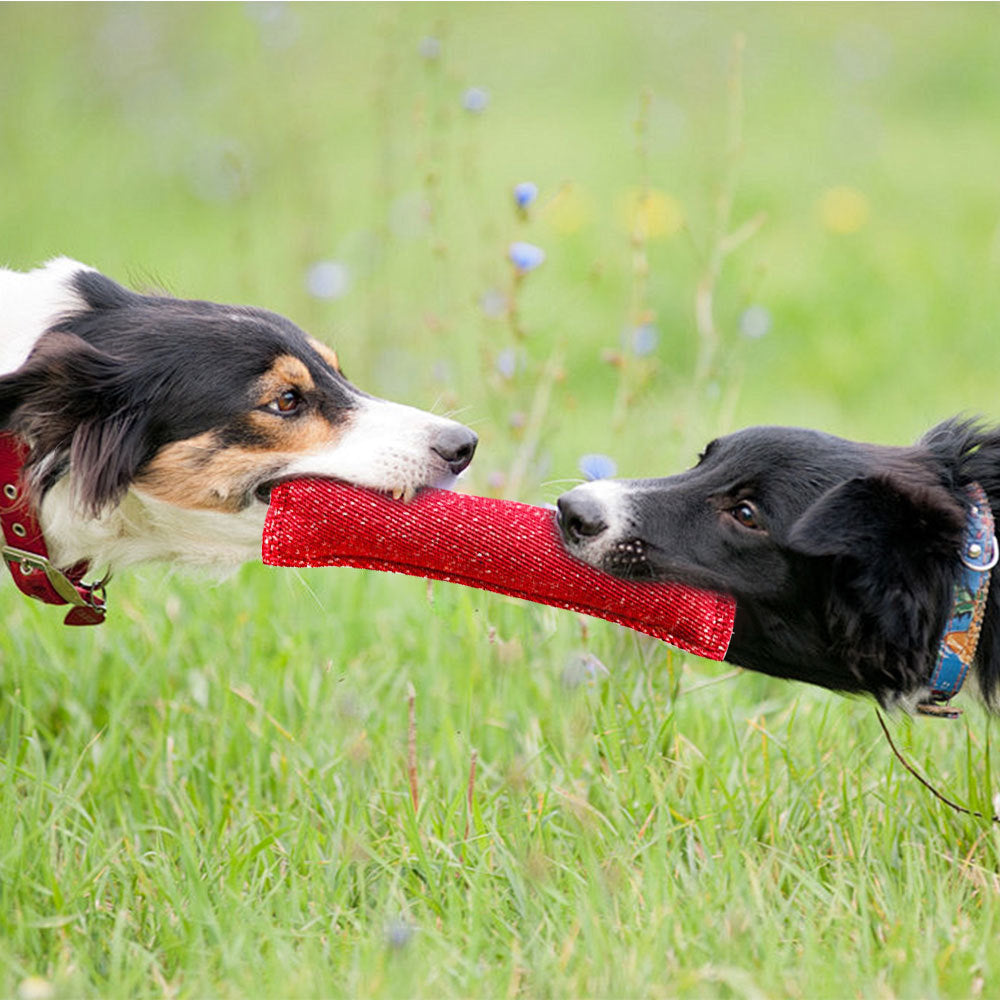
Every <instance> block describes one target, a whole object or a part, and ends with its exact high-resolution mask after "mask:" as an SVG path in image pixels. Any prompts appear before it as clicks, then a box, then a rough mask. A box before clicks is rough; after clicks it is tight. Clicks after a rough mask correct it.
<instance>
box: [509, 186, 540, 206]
mask: <svg viewBox="0 0 1000 1000" xmlns="http://www.w3.org/2000/svg"><path fill="white" fill-rule="evenodd" d="M537 197H538V185H537V184H535V183H534V182H532V181H522V182H521V183H520V184H515V185H514V201H515V202H517V207H518V208H527V207H528V206H529V205H530V204H531V203H532V202H533V201H534V200H535V199H536V198H537Z"/></svg>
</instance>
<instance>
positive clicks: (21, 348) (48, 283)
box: [0, 257, 93, 375]
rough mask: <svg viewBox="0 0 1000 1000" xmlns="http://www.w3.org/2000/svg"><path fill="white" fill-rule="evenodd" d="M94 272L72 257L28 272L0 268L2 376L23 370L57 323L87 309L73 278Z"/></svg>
mask: <svg viewBox="0 0 1000 1000" xmlns="http://www.w3.org/2000/svg"><path fill="white" fill-rule="evenodd" d="M92 270H93V268H91V267H87V266H86V264H81V263H79V262H78V261H75V260H70V259H69V258H68V257H57V258H55V260H50V261H49V262H48V263H47V264H46V265H45V266H44V267H39V268H36V269H35V270H34V271H28V272H27V273H21V272H20V271H7V270H4V269H0V375H6V374H8V373H10V372H12V371H16V370H17V369H18V368H20V367H21V365H23V364H24V362H25V361H26V360H27V357H28V355H29V354H30V353H31V349H32V348H33V347H34V346H35V344H36V343H37V342H38V338H39V337H41V335H42V334H43V333H45V331H46V330H48V329H49V327H51V326H52V325H53V324H54V323H55V322H56V320H58V319H60V318H61V317H63V316H66V315H68V314H70V313H74V312H79V311H80V310H81V309H84V308H85V307H86V303H85V302H84V301H83V299H82V298H81V297H80V295H79V294H78V293H77V292H76V291H75V290H74V289H73V287H72V284H71V279H72V278H73V275H74V274H78V273H79V272H80V271H92Z"/></svg>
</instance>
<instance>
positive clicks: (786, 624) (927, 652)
mask: <svg viewBox="0 0 1000 1000" xmlns="http://www.w3.org/2000/svg"><path fill="white" fill-rule="evenodd" d="M973 481H976V482H979V483H980V484H981V485H982V487H983V488H984V489H985V490H986V492H987V495H988V496H989V497H990V502H991V507H992V508H993V510H994V514H996V513H997V509H998V505H1000V431H998V430H995V429H983V428H981V427H980V426H978V425H977V424H976V423H974V422H971V421H962V420H957V419H956V420H951V421H948V422H946V423H943V424H941V425H940V426H938V427H936V428H935V429H934V430H932V431H931V432H930V433H929V434H927V435H926V436H925V437H924V438H923V439H922V440H921V441H920V442H919V443H918V444H917V445H915V446H913V447H905V448H891V447H881V446H876V445H869V444H858V443H855V442H851V441H846V440H843V439H841V438H836V437H832V436H830V435H826V434H821V433H818V432H815V431H807V430H796V429H790V428H768V427H756V428H750V429H748V430H744V431H741V432H739V433H736V434H733V435H730V436H728V437H725V438H720V439H719V440H717V441H715V442H713V443H712V444H711V445H709V447H708V448H707V449H706V452H705V454H704V455H703V456H702V459H701V461H700V462H699V464H698V465H697V466H695V467H694V468H693V469H690V470H688V471H687V472H683V473H681V474H680V475H676V476H671V477H668V478H665V479H652V480H635V481H626V482H625V483H624V484H623V485H624V486H625V488H626V493H625V496H624V498H623V499H622V502H623V503H624V504H625V507H626V511H625V514H626V521H627V528H626V529H625V533H624V535H623V539H624V540H625V542H626V545H625V546H619V547H607V546H605V549H604V554H603V555H602V556H601V558H599V559H595V558H591V557H588V555H587V552H588V551H590V552H594V551H596V550H595V549H594V547H593V544H594V541H595V538H596V537H597V536H599V535H600V534H601V532H602V531H603V530H604V528H603V525H602V523H600V517H601V515H600V514H599V513H597V512H595V511H593V510H589V509H585V510H583V511H582V512H581V510H580V509H576V508H579V507H580V505H579V504H578V502H577V501H575V500H574V494H573V493H569V494H566V495H564V497H562V498H561V499H560V509H561V522H562V527H563V534H564V538H565V540H566V544H567V546H568V548H569V549H570V551H573V552H575V553H577V554H579V555H581V557H583V558H590V561H593V562H595V563H597V564H598V565H599V566H600V567H601V568H603V569H606V570H609V571H610V572H613V573H616V574H617V575H620V576H629V577H640V578H642V577H645V578H655V579H664V580H674V581H679V582H685V583H689V584H694V585H700V586H703V587H708V588H713V589H716V590H721V591H724V592H726V593H729V594H732V595H733V596H734V597H735V598H736V602H737V612H736V624H735V630H734V634H733V639H732V643H731V645H730V649H729V654H728V656H727V659H729V660H730V661H731V662H733V663H736V664H739V665H741V666H745V667H748V668H750V669H753V670H759V671H763V672H764V673H768V674H772V675H775V676H778V677H787V678H794V679H796V680H801V681H807V682H810V683H813V684H819V685H822V686H824V687H827V688H831V689H835V690H840V691H848V692H867V693H870V694H872V695H874V696H875V697H876V698H878V699H879V700H880V701H881V702H882V703H883V704H892V703H894V702H896V701H898V700H900V699H902V698H905V697H907V696H913V695H915V694H919V693H920V692H921V690H922V689H923V688H924V687H925V686H926V684H927V682H928V679H929V676H930V672H931V669H932V667H933V662H934V657H935V653H936V650H937V645H938V641H939V639H940V636H941V633H942V631H943V629H944V625H945V621H946V618H947V614H948V611H949V608H950V602H951V588H952V585H953V583H954V581H955V579H956V577H957V575H958V573H959V572H960V563H959V557H958V551H959V546H960V543H961V540H962V536H963V531H964V525H965V518H966V511H967V508H968V501H967V499H966V498H965V495H964V487H965V486H966V485H967V484H969V483H971V482H973ZM579 495H580V496H585V493H581V494H579ZM594 496H597V494H596V493H595V494H594ZM747 503H748V504H750V505H751V506H750V507H744V506H742V505H743V504H747ZM583 506H584V507H586V506H587V501H584V502H583ZM575 514H577V515H579V519H577V520H575V519H574V515H575ZM608 520H609V521H610V520H611V519H610V518H608ZM636 543H638V544H636ZM637 553H638V554H637ZM996 572H997V571H994V582H993V586H992V587H991V591H990V598H989V603H988V606H987V611H986V616H985V619H984V624H983V629H982V634H981V638H980V643H979V650H978V654H977V658H976V662H975V667H974V669H975V671H976V674H977V677H978V681H979V687H980V690H981V692H982V694H983V696H984V698H985V700H986V702H987V703H988V704H989V705H990V706H991V707H994V708H995V707H996V703H997V687H998V680H1000V581H996V579H995V578H996Z"/></svg>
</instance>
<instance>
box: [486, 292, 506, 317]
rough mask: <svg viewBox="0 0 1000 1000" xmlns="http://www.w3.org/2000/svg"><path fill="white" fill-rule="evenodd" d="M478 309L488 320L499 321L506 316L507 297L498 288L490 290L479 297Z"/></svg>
mask: <svg viewBox="0 0 1000 1000" xmlns="http://www.w3.org/2000/svg"><path fill="white" fill-rule="evenodd" d="M479 308H480V309H482V311H483V315H485V316H489V318H490V319H500V318H501V317H503V316H506V315H507V296H506V295H505V294H504V293H503V292H501V291H500V289H498V288H490V289H489V290H487V291H485V292H483V294H482V295H481V296H480V299H479Z"/></svg>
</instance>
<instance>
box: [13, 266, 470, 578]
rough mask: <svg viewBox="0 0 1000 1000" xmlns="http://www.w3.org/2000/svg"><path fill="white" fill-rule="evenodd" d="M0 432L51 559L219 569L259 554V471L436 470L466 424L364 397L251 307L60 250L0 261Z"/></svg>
mask: <svg viewBox="0 0 1000 1000" xmlns="http://www.w3.org/2000/svg"><path fill="white" fill-rule="evenodd" d="M0 430H3V431H8V432H12V433H13V434H16V435H17V436H18V437H19V438H21V439H23V440H24V441H25V442H26V443H27V444H28V446H29V447H30V453H29V455H28V457H27V461H26V463H25V466H24V476H25V478H26V480H27V482H28V484H29V487H30V490H31V492H32V493H33V495H34V498H35V502H36V506H37V507H38V509H39V513H40V523H41V527H42V529H43V531H44V536H45V541H46V543H47V545H48V550H49V555H50V558H51V560H52V562H53V563H54V564H56V565H58V566H68V565H71V564H75V563H83V562H89V563H91V564H93V565H94V566H97V567H105V566H107V567H110V568H111V569H116V568H119V567H122V566H126V565H129V564H132V563H137V562H140V561H144V560H166V561H170V562H172V563H177V564H188V565H196V566H203V567H212V568H217V569H218V568H222V569H225V568H230V567H233V566H236V565H238V564H240V563H242V562H244V561H247V560H250V559H254V558H259V556H260V546H261V533H262V529H263V525H264V517H265V513H266V510H267V502H268V493H269V485H270V484H272V483H273V482H275V481H277V480H280V479H284V478H289V477H295V476H308V475H317V476H329V477H334V478H337V479H342V480H345V481H347V482H350V483H355V484H358V485H361V486H366V487H371V488H373V489H376V490H383V491H386V492H391V493H394V494H396V495H410V494H412V493H413V492H414V491H415V490H418V489H420V488H421V487H424V486H447V485H450V484H451V483H452V482H453V481H454V479H455V477H456V476H457V475H458V474H459V473H460V472H461V471H462V470H463V469H464V468H465V467H466V466H467V465H468V464H469V462H470V461H471V460H472V456H473V453H474V451H475V448H476V435H475V434H474V433H473V432H472V431H470V430H469V429H468V428H466V427H463V426H462V425H461V424H458V423H455V422H453V421H451V420H446V419H444V418H442V417H438V416H434V415H432V414H429V413H424V412H422V411H420V410H416V409H412V408H411V407H408V406H402V405H399V404H396V403H390V402H386V401H384V400H381V399H376V398H374V397H372V396H369V395H366V394H365V393H363V392H361V391H360V390H359V389H357V388H355V387H354V386H353V385H351V383H349V382H348V381H347V380H346V379H345V378H344V376H343V375H342V374H341V372H340V368H339V365H338V362H337V357H336V355H335V354H334V352H333V351H332V350H331V349H330V348H329V347H327V346H325V345H324V344H321V343H320V342H319V341H317V340H314V339H312V338H311V337H308V336H307V335H306V334H305V333H303V332H302V331H301V330H300V329H299V328H298V327H296V326H295V325H294V324H293V323H291V322H290V321H289V320H287V319H284V318H282V317H281V316H277V315H275V314H274V313H271V312H267V311H265V310H263V309H256V308H249V307H243V306H227V305H216V304H214V303H210V302H200V301H185V300H180V299H174V298H166V297H157V296H147V295H139V294H136V293H135V292H131V291H128V290H126V289H125V288H123V287H122V286H120V285H118V284H116V283H115V282H114V281H112V280H110V279H109V278H106V277H104V276H103V275H101V274H99V273H98V272H97V271H95V270H93V269H91V268H89V267H86V266H84V265H83V264H80V263H77V262H75V261H72V260H67V259H65V258H62V259H58V260H53V261H51V262H50V263H49V264H48V265H46V266H45V267H43V268H40V269H38V270H35V271H31V272H28V273H18V272H14V271H8V270H0Z"/></svg>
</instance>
